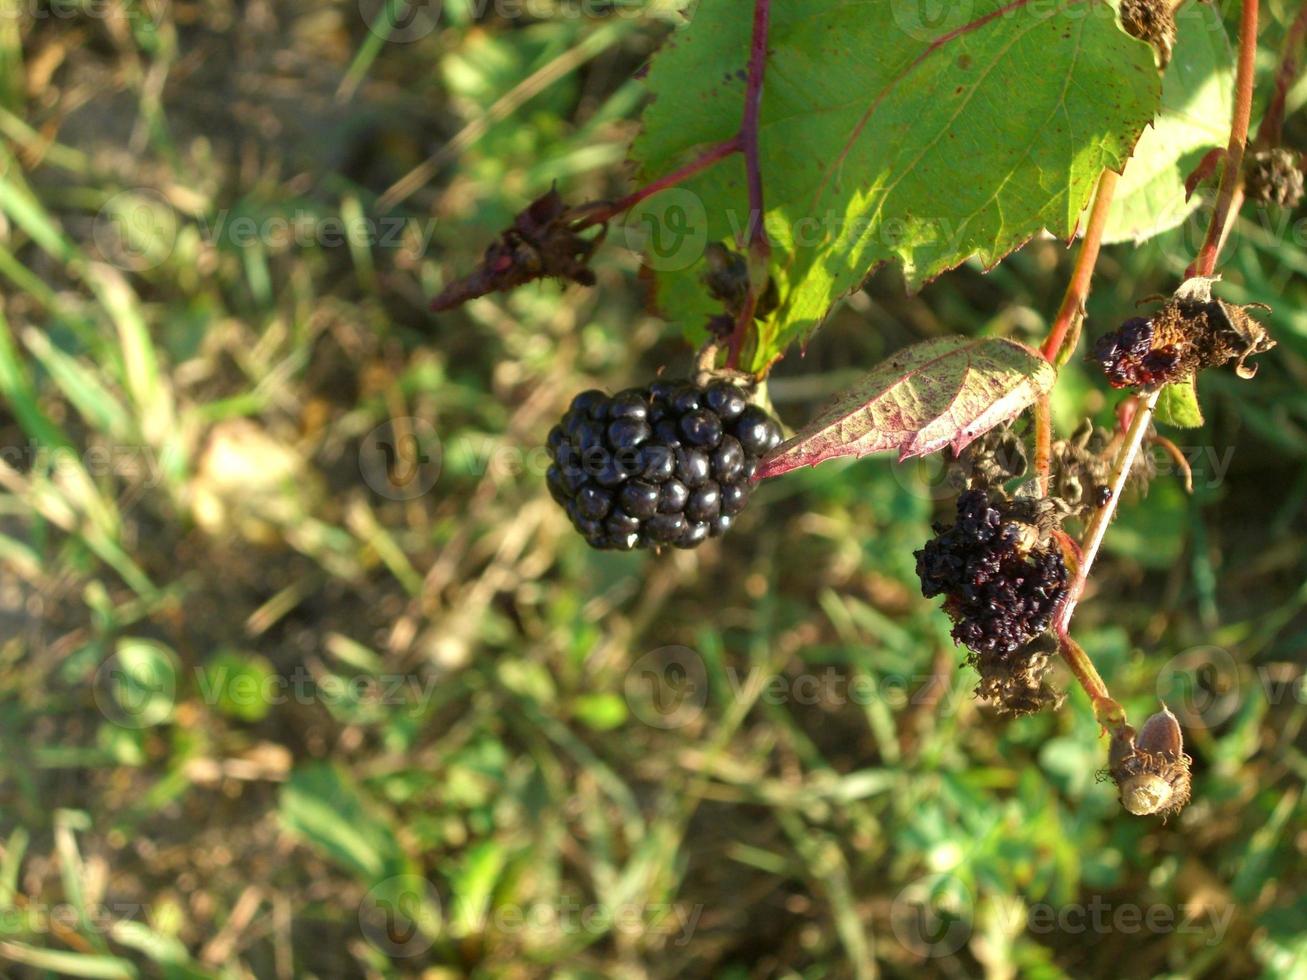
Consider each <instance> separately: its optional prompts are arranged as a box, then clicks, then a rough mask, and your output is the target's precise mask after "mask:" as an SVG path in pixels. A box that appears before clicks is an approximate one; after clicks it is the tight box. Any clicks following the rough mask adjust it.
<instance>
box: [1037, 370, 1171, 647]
mask: <svg viewBox="0 0 1307 980" xmlns="http://www.w3.org/2000/svg"><path fill="white" fill-rule="evenodd" d="M1159 394H1160V392H1158V391H1154V392H1152V393H1151V394H1149V395H1145V396H1140V400H1139V402H1138V403H1137V404H1136V406H1135V411H1134V416H1133V417H1132V418H1131V419H1130V427H1129V428H1128V429H1127V430H1126V433H1125V438H1124V441H1123V442H1122V444H1121V448H1120V449H1119V450H1118V451H1117V454H1116V461H1115V462H1114V463H1113V464H1112V472H1111V475H1110V477H1109V482H1108V486H1110V487H1111V488H1112V495H1111V496H1110V497H1109V498H1108V499H1107V503H1105V504H1104V505H1103V506H1102V507H1100V508H1098V510H1096V511H1095V512H1094V516H1093V518H1092V519H1091V520H1090V522H1089V527H1087V528H1086V529H1085V536H1084V539H1083V540H1082V541H1081V543H1080V550H1081V559H1080V565H1079V567H1077V568H1076V574H1075V577H1074V578H1072V579H1071V585H1070V587H1069V588H1068V589H1067V597H1066V600H1065V601H1064V602H1063V603H1062V606H1061V608H1060V609H1059V610H1058V613H1057V619H1056V621H1055V625H1056V628H1057V632H1058V635H1059V636H1062V635H1065V634H1066V632H1067V630H1068V629H1069V628H1070V625H1071V616H1072V615H1073V614H1074V613H1075V609H1076V603H1078V602H1079V601H1080V596H1081V595H1082V594H1083V593H1084V591H1085V585H1086V583H1087V582H1088V581H1089V573H1090V570H1091V569H1092V568H1093V567H1094V560H1095V559H1096V558H1097V557H1098V550H1099V548H1100V547H1101V546H1102V544H1103V537H1104V536H1105V535H1106V534H1107V528H1108V525H1109V524H1111V523H1112V517H1113V516H1114V515H1115V514H1116V508H1117V504H1119V503H1120V502H1121V496H1122V492H1123V491H1124V490H1125V484H1126V480H1127V479H1129V477H1130V470H1131V468H1132V467H1133V466H1134V465H1135V460H1136V459H1137V458H1138V456H1139V447H1140V446H1142V445H1143V442H1144V437H1145V436H1146V435H1147V434H1148V424H1149V422H1151V421H1152V419H1153V409H1154V408H1156V407H1157V398H1158V396H1159Z"/></svg>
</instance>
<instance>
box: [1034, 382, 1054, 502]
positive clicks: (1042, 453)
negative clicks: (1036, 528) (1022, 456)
mask: <svg viewBox="0 0 1307 980" xmlns="http://www.w3.org/2000/svg"><path fill="white" fill-rule="evenodd" d="M1052 466H1053V406H1052V404H1051V403H1050V400H1049V397H1048V395H1040V396H1039V400H1038V401H1036V402H1035V474H1036V475H1037V476H1038V477H1039V495H1040V496H1041V497H1047V496H1048V482H1049V475H1050V473H1051V470H1052Z"/></svg>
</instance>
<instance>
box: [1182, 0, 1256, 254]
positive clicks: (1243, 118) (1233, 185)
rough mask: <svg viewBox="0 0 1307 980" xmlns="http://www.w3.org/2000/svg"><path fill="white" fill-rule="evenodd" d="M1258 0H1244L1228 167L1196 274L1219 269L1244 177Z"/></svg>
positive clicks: (1222, 179) (1226, 163)
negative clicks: (1235, 203)
mask: <svg viewBox="0 0 1307 980" xmlns="http://www.w3.org/2000/svg"><path fill="white" fill-rule="evenodd" d="M1257 2H1258V0H1243V9H1242V11H1241V15H1240V20H1239V66H1238V70H1237V73H1236V75H1235V85H1234V116H1233V118H1232V119H1231V120H1230V144H1229V146H1228V147H1227V148H1226V151H1225V169H1224V171H1223V172H1222V173H1221V187H1220V190H1219V191H1217V195H1216V207H1215V209H1214V210H1213V211H1212V220H1211V223H1210V224H1209V225H1208V226H1207V238H1206V240H1204V242H1203V247H1202V249H1201V251H1199V253H1198V258H1197V259H1196V260H1195V262H1194V264H1193V265H1192V266H1191V267H1190V268H1191V270H1192V273H1193V274H1196V275H1200V276H1210V275H1211V274H1212V272H1213V271H1214V270H1215V269H1216V259H1217V257H1218V256H1219V255H1220V254H1221V243H1222V242H1223V241H1224V240H1225V235H1226V225H1227V224H1228V223H1229V222H1230V220H1231V217H1232V216H1233V214H1234V208H1233V205H1234V198H1235V191H1236V190H1238V188H1239V187H1240V185H1241V182H1242V181H1243V155H1244V148H1245V147H1246V146H1247V144H1248V123H1249V120H1250V119H1251V118H1252V108H1253V81H1254V68H1255V67H1256V60H1257Z"/></svg>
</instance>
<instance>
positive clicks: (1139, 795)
mask: <svg viewBox="0 0 1307 980" xmlns="http://www.w3.org/2000/svg"><path fill="white" fill-rule="evenodd" d="M1192 762H1193V760H1192V759H1190V758H1189V756H1187V755H1185V754H1184V735H1183V733H1182V732H1181V731H1180V723H1179V721H1177V720H1176V717H1175V715H1173V714H1172V713H1171V711H1170V709H1169V708H1167V707H1166V706H1165V705H1164V706H1163V707H1162V710H1161V711H1159V712H1158V713H1157V714H1155V715H1153V716H1152V717H1150V718H1149V719H1148V720H1147V721H1145V722H1144V724H1143V727H1142V728H1140V729H1139V732H1138V734H1136V733H1135V730H1134V729H1133V728H1131V727H1130V726H1129V725H1123V726H1122V727H1121V728H1120V729H1118V730H1117V731H1116V732H1115V733H1114V734H1113V735H1112V745H1111V747H1110V749H1109V750H1108V766H1109V769H1108V771H1109V773H1110V774H1111V776H1112V779H1113V780H1115V781H1116V784H1117V786H1118V787H1119V788H1120V790H1121V805H1122V806H1124V807H1125V808H1126V810H1128V811H1129V812H1130V813H1133V814H1135V815H1136V816H1147V815H1149V814H1158V815H1160V816H1162V817H1168V816H1170V815H1171V814H1173V813H1178V812H1180V810H1182V809H1183V808H1184V805H1185V804H1186V803H1188V802H1189V793H1190V783H1191V780H1190V774H1189V767H1190V765H1191V764H1192Z"/></svg>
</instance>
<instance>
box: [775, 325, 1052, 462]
mask: <svg viewBox="0 0 1307 980" xmlns="http://www.w3.org/2000/svg"><path fill="white" fill-rule="evenodd" d="M1056 380H1057V372H1056V371H1054V370H1053V366H1052V365H1051V364H1049V363H1048V362H1047V361H1046V360H1044V359H1043V358H1042V357H1040V356H1039V355H1038V354H1036V353H1035V352H1034V351H1032V350H1030V349H1029V348H1028V347H1026V346H1024V345H1022V344H1019V343H1017V342H1016V341H1014V340H1005V339H1003V338H1000V337H980V338H975V337H941V338H938V339H936V340H927V341H925V342H924V343H920V344H914V345H913V346H911V347H909V348H907V349H905V350H901V351H899V352H898V353H897V354H895V355H894V356H893V357H891V358H889V359H888V360H886V361H884V362H882V363H881V364H879V365H877V366H876V367H875V368H874V369H873V370H872V371H871V373H870V374H868V375H867V376H866V377H865V378H863V379H862V380H861V381H859V382H858V383H857V384H856V385H854V386H853V387H852V388H850V389H849V391H847V392H846V393H845V394H843V395H841V396H840V397H839V398H838V399H837V400H836V402H835V403H834V404H833V405H832V406H831V407H830V408H829V409H827V410H826V411H824V412H822V413H821V415H819V416H818V417H817V418H816V419H814V420H813V421H812V422H810V423H809V424H808V425H806V426H804V427H803V429H802V431H800V432H799V434H798V435H796V436H795V437H794V438H793V439H790V440H789V441H788V442H785V443H784V444H782V445H781V446H780V447H779V448H778V449H777V450H776V451H775V452H774V453H773V454H772V455H771V456H770V457H768V458H767V459H766V460H764V461H763V464H762V466H761V468H760V469H759V476H760V477H761V478H763V479H766V478H767V477H772V476H779V475H780V474H782V473H788V472H789V471H790V470H794V469H798V468H799V467H802V466H815V465H816V464H818V463H821V462H825V461H826V460H828V459H837V458H839V457H841V456H866V455H867V454H869V453H876V452H885V451H886V450H891V449H893V450H898V453H899V458H900V459H908V458H910V457H913V456H924V455H926V454H928V453H933V452H937V451H939V450H941V449H943V448H944V447H946V446H950V447H952V449H953V451H954V452H960V451H961V450H962V449H963V448H965V447H966V446H967V445H968V444H969V443H970V442H972V440H974V439H976V438H978V437H980V436H982V435H984V434H985V433H986V432H988V431H989V430H990V429H992V428H993V427H994V426H996V425H999V424H1000V423H1002V422H1006V421H1007V420H1008V419H1011V418H1015V417H1016V416H1017V415H1018V414H1020V413H1021V412H1022V411H1024V410H1025V409H1026V408H1027V407H1028V406H1029V405H1030V404H1031V403H1033V402H1034V401H1035V399H1037V398H1038V397H1039V396H1040V395H1043V394H1046V393H1047V392H1048V391H1050V390H1051V389H1052V387H1053V383H1054V382H1055V381H1056Z"/></svg>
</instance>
